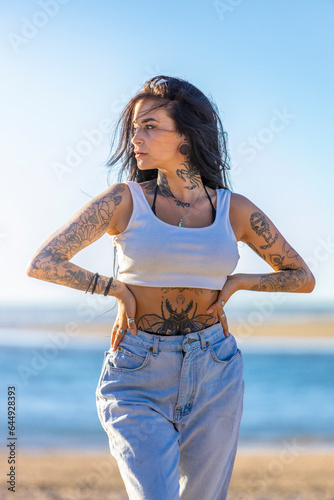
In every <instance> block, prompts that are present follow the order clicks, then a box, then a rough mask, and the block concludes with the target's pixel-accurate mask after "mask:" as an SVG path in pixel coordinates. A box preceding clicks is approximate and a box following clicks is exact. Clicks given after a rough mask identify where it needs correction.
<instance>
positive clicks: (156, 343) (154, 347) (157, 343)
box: [153, 335, 160, 356]
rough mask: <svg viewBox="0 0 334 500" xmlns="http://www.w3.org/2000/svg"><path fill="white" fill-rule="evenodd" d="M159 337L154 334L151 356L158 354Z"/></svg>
mask: <svg viewBox="0 0 334 500" xmlns="http://www.w3.org/2000/svg"><path fill="white" fill-rule="evenodd" d="M159 339H160V337H157V336H156V335H154V345H153V356H156V355H157V354H158V348H159Z"/></svg>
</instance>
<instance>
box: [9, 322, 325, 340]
mask: <svg viewBox="0 0 334 500" xmlns="http://www.w3.org/2000/svg"><path fill="white" fill-rule="evenodd" d="M70 325H72V326H70ZM73 325H75V328H76V329H77V330H78V332H79V333H78V334H76V335H75V336H76V337H78V336H80V335H83V336H85V337H92V338H96V337H99V336H102V335H103V336H106V335H110V334H111V328H112V325H113V323H112V322H111V323H93V322H91V323H84V322H77V321H75V318H73V321H69V322H62V323H54V322H50V323H48V322H45V323H28V322H26V323H24V325H22V324H21V323H18V324H14V323H7V324H5V323H2V324H1V326H0V330H16V331H20V330H34V331H36V332H38V331H45V330H46V329H52V330H53V331H55V332H64V331H67V330H68V329H69V328H72V329H73V328H74V327H73ZM228 327H229V331H230V332H231V333H232V334H233V335H234V336H236V337H238V336H240V337H243V338H248V339H249V338H259V337H260V338H265V337H277V338H281V337H285V338H287V337H291V338H300V337H310V338H333V339H334V319H330V320H328V319H323V320H320V319H319V320H316V321H315V320H312V321H304V322H301V321H293V320H291V321H278V322H269V321H268V322H264V321H263V322H262V323H261V324H259V325H255V324H254V325H253V324H252V323H251V322H250V321H249V322H247V320H246V319H245V320H243V321H239V322H236V321H232V320H231V321H228ZM69 335H70V336H71V334H70V333H69Z"/></svg>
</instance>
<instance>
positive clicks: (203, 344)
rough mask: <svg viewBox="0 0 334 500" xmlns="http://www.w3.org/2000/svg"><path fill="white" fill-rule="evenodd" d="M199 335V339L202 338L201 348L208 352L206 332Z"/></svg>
mask: <svg viewBox="0 0 334 500" xmlns="http://www.w3.org/2000/svg"><path fill="white" fill-rule="evenodd" d="M198 335H199V338H200V341H201V347H202V349H203V351H206V350H207V344H206V342H205V337H204V332H198Z"/></svg>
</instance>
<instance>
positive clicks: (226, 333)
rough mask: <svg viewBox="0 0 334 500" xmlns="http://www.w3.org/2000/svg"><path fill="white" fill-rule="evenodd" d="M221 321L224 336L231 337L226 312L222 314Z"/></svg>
mask: <svg viewBox="0 0 334 500" xmlns="http://www.w3.org/2000/svg"><path fill="white" fill-rule="evenodd" d="M219 319H220V323H221V325H222V327H223V331H224V335H225V337H228V336H229V331H228V324H227V318H226V314H225V313H224V311H222V312H221V314H220V317H219Z"/></svg>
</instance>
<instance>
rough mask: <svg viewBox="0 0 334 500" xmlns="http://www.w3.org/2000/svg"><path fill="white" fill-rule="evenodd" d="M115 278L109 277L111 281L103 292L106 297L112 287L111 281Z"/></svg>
mask: <svg viewBox="0 0 334 500" xmlns="http://www.w3.org/2000/svg"><path fill="white" fill-rule="evenodd" d="M113 280H114V278H113V277H111V278H110V279H109V281H108V285H107V286H106V289H105V291H104V294H103V295H104V296H105V297H106V296H107V295H108V293H109V290H110V287H111V283H112V282H113Z"/></svg>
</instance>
